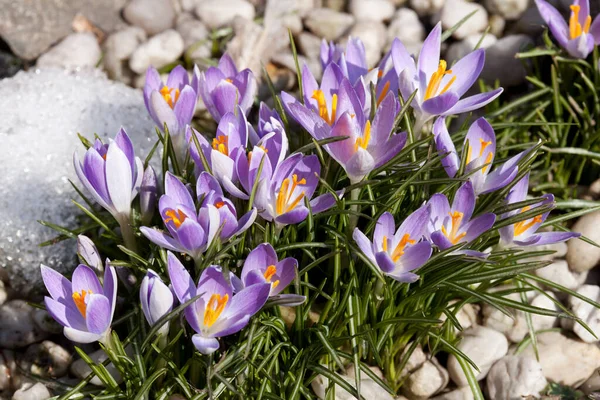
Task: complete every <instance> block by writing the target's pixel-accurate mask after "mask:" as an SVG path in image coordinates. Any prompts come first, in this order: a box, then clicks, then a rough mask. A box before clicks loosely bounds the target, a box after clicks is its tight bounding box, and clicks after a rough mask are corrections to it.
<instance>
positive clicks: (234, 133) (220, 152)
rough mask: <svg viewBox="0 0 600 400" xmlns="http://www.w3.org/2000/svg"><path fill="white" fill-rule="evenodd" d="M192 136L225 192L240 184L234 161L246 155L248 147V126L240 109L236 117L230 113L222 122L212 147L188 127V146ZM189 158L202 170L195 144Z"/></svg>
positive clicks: (211, 144) (192, 145)
mask: <svg viewBox="0 0 600 400" xmlns="http://www.w3.org/2000/svg"><path fill="white" fill-rule="evenodd" d="M192 135H195V136H196V138H197V139H198V142H199V143H200V149H201V150H202V153H203V154H204V157H205V159H206V161H207V162H208V166H209V167H210V169H211V171H212V173H213V175H214V176H215V178H217V180H218V181H219V182H221V184H222V185H223V186H225V188H230V187H232V186H235V184H236V183H237V180H238V179H237V175H236V169H235V160H236V158H237V157H238V155H239V154H244V155H245V154H246V146H247V145H248V122H247V121H246V116H245V115H244V113H243V112H242V110H241V108H239V107H237V112H236V113H233V112H230V113H227V114H225V115H224V116H223V118H221V120H220V122H219V125H218V126H217V133H216V136H215V138H214V139H213V140H212V143H210V144H209V142H208V140H206V138H205V137H204V136H203V135H201V134H200V133H198V132H197V131H196V130H195V129H193V128H191V127H188V131H187V133H186V137H187V141H188V142H189V141H192V140H193V138H192ZM190 154H191V156H192V159H193V160H194V162H195V163H196V166H197V167H198V169H199V170H203V169H204V164H203V163H202V159H201V156H200V153H199V152H198V149H197V147H196V146H195V145H194V143H193V142H192V143H191V148H190Z"/></svg>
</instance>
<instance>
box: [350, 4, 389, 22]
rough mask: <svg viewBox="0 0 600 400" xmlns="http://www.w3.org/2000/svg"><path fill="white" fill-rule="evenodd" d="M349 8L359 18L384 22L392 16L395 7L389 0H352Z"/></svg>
mask: <svg viewBox="0 0 600 400" xmlns="http://www.w3.org/2000/svg"><path fill="white" fill-rule="evenodd" d="M349 10H350V13H351V14H352V15H354V17H355V18H356V19H357V20H361V19H365V20H369V21H379V22H383V21H388V20H389V19H390V18H392V16H393V15H394V11H395V7H394V5H393V4H392V3H391V1H388V0H351V1H350V7H349Z"/></svg>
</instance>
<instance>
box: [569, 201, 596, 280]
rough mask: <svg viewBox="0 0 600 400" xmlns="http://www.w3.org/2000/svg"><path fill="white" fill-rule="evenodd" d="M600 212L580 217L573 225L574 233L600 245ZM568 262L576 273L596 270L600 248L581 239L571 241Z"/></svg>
mask: <svg viewBox="0 0 600 400" xmlns="http://www.w3.org/2000/svg"><path fill="white" fill-rule="evenodd" d="M599 223H600V211H594V212H593V213H590V214H586V215H584V216H582V217H580V218H579V219H578V220H577V222H575V224H574V225H573V228H572V230H573V232H579V233H581V235H582V236H585V237H587V238H588V239H590V240H592V241H594V242H596V243H598V242H599V241H600V229H598V224H599ZM567 246H568V247H569V250H568V252H567V262H568V263H569V267H570V268H571V269H572V270H573V271H576V272H583V271H588V270H590V269H592V268H594V267H595V266H596V265H597V264H598V262H599V261H600V248H598V247H596V246H592V245H591V244H588V243H586V242H584V241H583V240H580V239H571V240H569V241H568V242H567Z"/></svg>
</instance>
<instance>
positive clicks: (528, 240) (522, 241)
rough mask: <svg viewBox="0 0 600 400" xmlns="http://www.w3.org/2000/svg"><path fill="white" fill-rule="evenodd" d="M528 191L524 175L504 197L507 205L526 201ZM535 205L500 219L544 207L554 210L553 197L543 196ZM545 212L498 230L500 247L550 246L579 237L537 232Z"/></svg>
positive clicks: (511, 212)
mask: <svg viewBox="0 0 600 400" xmlns="http://www.w3.org/2000/svg"><path fill="white" fill-rule="evenodd" d="M528 189H529V174H527V175H525V176H524V177H523V178H522V179H521V180H520V181H519V182H517V183H516V184H515V185H514V186H513V187H512V188H511V190H510V192H509V193H508V196H507V197H506V203H507V204H513V203H518V202H521V201H524V200H526V199H527V191H528ZM542 198H543V200H541V201H540V202H539V203H537V204H533V205H529V206H525V207H523V208H521V209H518V210H513V211H510V212H508V213H505V214H503V215H502V219H506V218H509V217H513V216H515V215H518V214H522V213H524V212H527V211H531V210H535V209H536V208H541V207H544V206H551V207H550V208H554V196H553V195H551V194H545V195H544V196H542ZM545 209H546V211H544V212H542V213H540V214H538V215H535V216H533V217H532V218H528V219H526V220H523V221H519V222H516V223H514V224H511V225H508V226H504V227H502V228H500V229H499V231H500V240H501V245H502V246H504V247H508V246H514V245H516V246H534V245H543V244H552V243H558V242H564V241H566V240H569V239H572V238H576V237H579V236H581V234H579V233H575V232H538V229H539V228H540V226H541V225H542V224H543V223H544V221H545V220H546V218H548V214H550V210H549V209H548V208H545Z"/></svg>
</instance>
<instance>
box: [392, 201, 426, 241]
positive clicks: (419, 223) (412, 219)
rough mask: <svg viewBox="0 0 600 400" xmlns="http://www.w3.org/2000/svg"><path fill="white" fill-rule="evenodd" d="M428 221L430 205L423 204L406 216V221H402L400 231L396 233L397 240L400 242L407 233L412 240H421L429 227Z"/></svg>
mask: <svg viewBox="0 0 600 400" xmlns="http://www.w3.org/2000/svg"><path fill="white" fill-rule="evenodd" d="M428 222H429V207H428V206H427V205H423V206H421V207H420V208H418V209H417V210H416V211H415V212H413V213H412V214H410V215H409V216H408V217H406V219H405V220H404V222H402V225H400V228H398V231H397V232H396V235H395V239H396V241H397V242H399V241H400V239H401V238H402V236H404V235H405V234H409V235H410V238H411V239H412V240H419V239H420V238H421V236H423V233H424V232H425V230H426V229H427V223H428Z"/></svg>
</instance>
